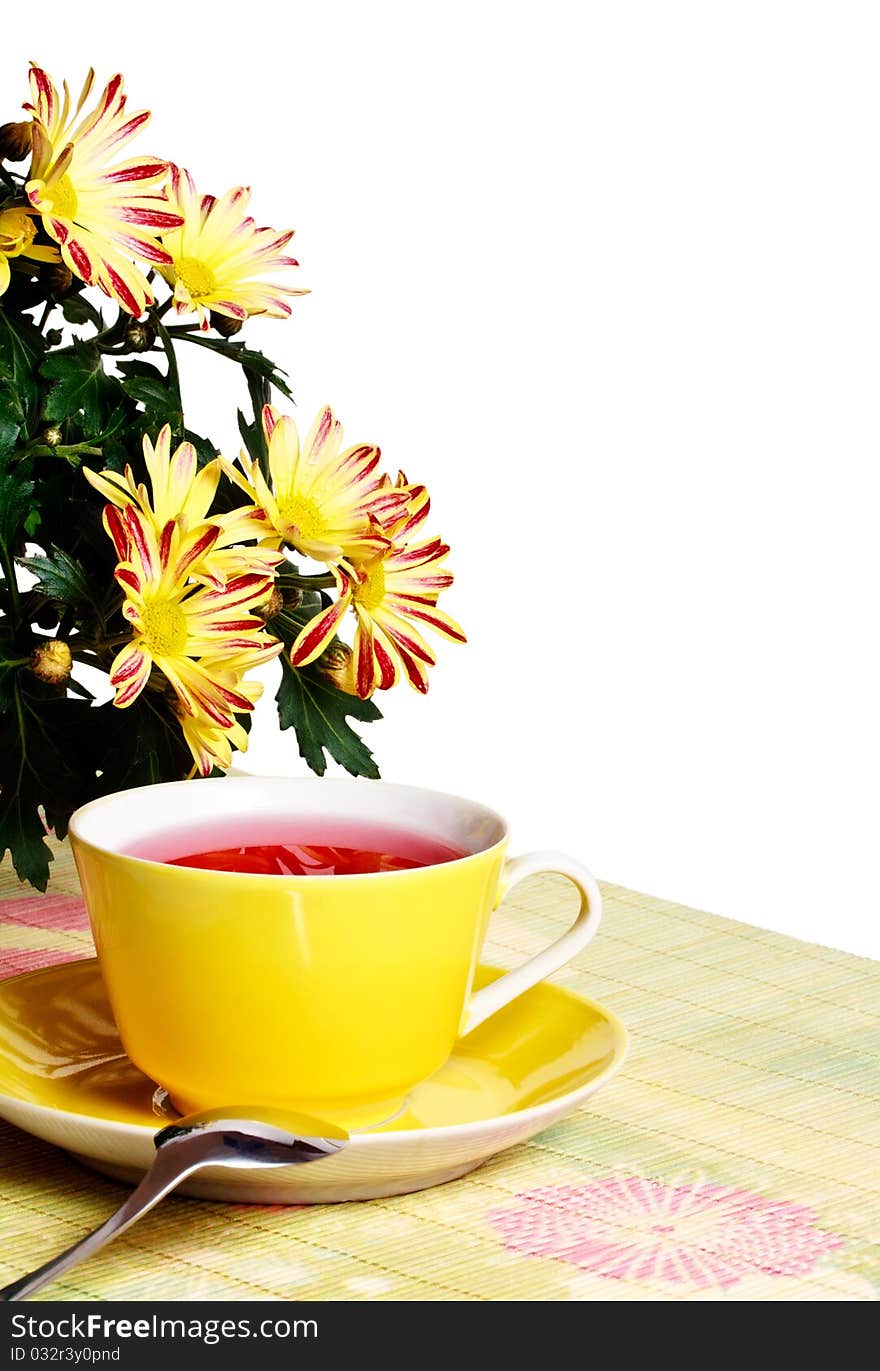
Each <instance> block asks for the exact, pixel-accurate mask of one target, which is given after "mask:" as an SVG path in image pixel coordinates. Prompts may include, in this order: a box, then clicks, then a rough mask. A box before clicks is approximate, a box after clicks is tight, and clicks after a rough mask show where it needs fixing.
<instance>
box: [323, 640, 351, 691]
mask: <svg viewBox="0 0 880 1371" xmlns="http://www.w3.org/2000/svg"><path fill="white" fill-rule="evenodd" d="M318 670H319V671H320V673H321V675H322V676H326V677H327V679H328V681H332V682H333V684H334V685H335V686H336V689H337V690H342V691H344V692H345V694H346V695H357V682H356V680H355V664H354V653H353V652H352V650H351V648H350V647H349V646H348V644H347V643H333V644H332V645H331V646H330V647H328V648H327V651H326V652H325V653H323V655H322V656H321V657H319V658H318Z"/></svg>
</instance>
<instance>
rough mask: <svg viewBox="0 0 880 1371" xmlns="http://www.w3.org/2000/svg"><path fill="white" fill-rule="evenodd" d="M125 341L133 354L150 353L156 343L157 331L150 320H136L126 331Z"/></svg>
mask: <svg viewBox="0 0 880 1371" xmlns="http://www.w3.org/2000/svg"><path fill="white" fill-rule="evenodd" d="M125 341H126V343H127V344H128V346H129V347H130V348H131V350H132V352H149V350H150V348H151V347H152V346H153V344H154V343H155V341H156V330H155V328H154V327H153V325H152V323H150V321H149V320H148V319H146V320H143V321H139V320H137V319H136V320H134V321H133V322H132V323H130V324H129V326H128V328H127V329H126V330H125Z"/></svg>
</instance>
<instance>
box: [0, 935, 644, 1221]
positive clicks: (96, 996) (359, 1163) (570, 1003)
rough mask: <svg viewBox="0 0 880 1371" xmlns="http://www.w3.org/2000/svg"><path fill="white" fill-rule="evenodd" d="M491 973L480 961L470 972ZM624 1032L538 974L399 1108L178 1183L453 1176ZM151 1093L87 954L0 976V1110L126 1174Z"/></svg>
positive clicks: (299, 1195) (578, 1082)
mask: <svg viewBox="0 0 880 1371" xmlns="http://www.w3.org/2000/svg"><path fill="white" fill-rule="evenodd" d="M500 974H501V973H500V972H499V971H496V970H495V969H494V968H490V967H483V968H481V970H480V972H479V974H478V977H477V984H478V985H484V984H486V983H487V982H488V981H491V980H494V979H495V977H496V976H498V975H500ZM157 1013H161V1006H160V1005H159V1004H158V1003H157ZM626 1044H627V1035H626V1030H625V1029H624V1028H623V1026H622V1024H621V1023H620V1022H619V1021H618V1020H617V1019H616V1018H615V1017H614V1015H613V1014H609V1013H608V1011H607V1010H605V1009H602V1008H601V1006H599V1005H597V1004H593V1003H591V1002H590V1001H589V1000H585V999H582V998H581V997H580V996H578V995H574V994H572V993H571V992H570V991H567V990H560V989H559V988H558V987H556V986H553V985H547V984H544V985H538V986H535V987H534V988H533V989H532V990H528V991H527V992H526V993H525V994H524V995H522V996H521V997H520V998H519V999H518V1000H515V1001H514V1002H513V1003H512V1004H509V1005H507V1006H506V1007H505V1008H504V1009H502V1010H500V1011H499V1012H498V1013H497V1014H495V1015H494V1016H493V1017H492V1018H491V1019H489V1020H487V1022H486V1023H485V1024H483V1025H482V1026H481V1027H480V1028H478V1029H476V1030H475V1031H474V1032H473V1033H472V1034H470V1035H469V1036H468V1037H467V1038H466V1039H463V1040H462V1041H461V1042H459V1043H458V1044H457V1045H456V1048H455V1050H454V1052H453V1054H452V1056H451V1057H450V1059H449V1061H448V1062H447V1063H446V1064H445V1066H443V1067H442V1068H441V1069H440V1071H438V1072H437V1073H436V1074H435V1075H434V1076H432V1077H431V1079H430V1080H428V1081H424V1082H423V1083H422V1084H421V1085H420V1086H418V1087H417V1088H416V1089H415V1090H414V1091H413V1092H412V1094H411V1096H410V1098H409V1100H408V1101H407V1106H406V1108H405V1109H404V1111H403V1112H402V1113H400V1114H399V1115H397V1116H396V1117H395V1118H394V1119H392V1120H390V1121H388V1122H387V1123H385V1124H383V1125H381V1126H379V1127H376V1128H373V1129H371V1130H369V1131H364V1132H360V1133H356V1134H354V1135H353V1136H352V1140H351V1142H350V1144H349V1146H348V1147H347V1148H346V1149H345V1150H344V1151H343V1152H341V1153H340V1154H339V1155H337V1156H335V1157H329V1158H327V1159H325V1160H322V1161H319V1162H312V1163H311V1164H310V1165H309V1166H291V1167H283V1168H281V1167H279V1168H278V1169H277V1170H254V1171H248V1170H237V1169H235V1170H231V1169H230V1170H227V1169H220V1168H218V1169H215V1170H213V1171H211V1170H205V1171H202V1172H200V1173H199V1174H198V1176H197V1177H195V1178H194V1179H193V1180H192V1181H189V1182H187V1183H186V1184H185V1185H184V1186H182V1187H181V1190H182V1192H183V1193H185V1194H190V1195H197V1196H202V1197H204V1198H206V1199H219V1200H232V1201H235V1202H238V1203H241V1202H243V1201H244V1202H248V1201H250V1202H253V1203H259V1204H311V1203H328V1202H332V1201H337V1200H353V1199H371V1198H374V1197H377V1196H381V1195H395V1194H404V1193H406V1192H407V1191H411V1190H421V1189H424V1188H425V1187H427V1186H430V1185H438V1184H440V1183H441V1182H443V1181H448V1180H454V1179H455V1178H456V1177H458V1176H463V1175H465V1173H466V1172H468V1171H471V1170H473V1168H474V1167H476V1166H479V1165H480V1163H481V1162H483V1161H486V1160H487V1159H488V1158H489V1157H491V1156H494V1155H495V1154H496V1153H498V1152H501V1151H503V1150H504V1149H505V1148H508V1147H512V1146H514V1145H515V1144H516V1143H520V1142H524V1141H525V1140H526V1139H527V1138H531V1137H533V1136H534V1135H535V1134H536V1133H539V1132H540V1131H541V1130H542V1129H544V1128H547V1127H549V1125H550V1124H552V1123H554V1122H555V1121H556V1120H557V1119H559V1118H561V1117H563V1116H564V1115H566V1114H570V1113H571V1112H572V1110H574V1109H576V1108H577V1106H578V1105H579V1104H581V1103H582V1101H583V1100H585V1099H586V1098H587V1096H589V1095H591V1094H592V1093H593V1092H594V1091H595V1090H597V1089H598V1088H599V1086H600V1085H603V1084H604V1082H605V1081H607V1080H608V1079H609V1078H610V1077H611V1076H612V1075H613V1074H614V1073H615V1071H617V1069H618V1067H619V1066H620V1065H621V1063H622V1061H623V1059H624V1055H625V1053H626ZM161 1097H162V1092H157V1088H156V1086H155V1084H154V1082H152V1081H150V1080H148V1079H147V1077H146V1076H144V1075H143V1074H142V1073H141V1072H140V1071H139V1070H138V1069H137V1067H135V1066H134V1065H133V1064H132V1063H131V1062H130V1061H129V1059H128V1057H126V1056H125V1054H124V1053H123V1051H122V1046H121V1044H120V1041H119V1036H118V1034H117V1031H116V1026H115V1024H114V1022H113V1017H112V1015H111V1013H110V1008H109V1005H108V1003H107V997H106V994H105V991H104V986H103V983H102V981H101V976H100V972H99V970H98V964H97V962H96V961H95V960H93V959H89V960H87V961H78V962H69V963H66V964H62V965H60V966H52V967H48V968H46V969H45V970H42V971H35V972H31V973H30V974H28V975H25V976H17V977H14V978H13V979H11V980H7V981H2V982H0V1118H4V1119H7V1120H9V1122H11V1123H14V1124H17V1125H18V1127H19V1128H23V1129H24V1130H25V1131H26V1132H29V1133H32V1134H34V1135H35V1136H36V1137H38V1138H44V1139H45V1140H46V1141H48V1142H51V1143H54V1144H56V1145H57V1146H59V1147H63V1148H65V1149H66V1150H67V1151H69V1152H72V1153H73V1154H74V1155H75V1156H76V1157H77V1158H78V1159H79V1160H80V1161H82V1162H84V1163H85V1164H86V1165H87V1166H91V1167H93V1168H94V1169H95V1170H97V1171H101V1172H103V1173H105V1174H107V1175H110V1176H115V1177H118V1178H120V1179H125V1180H133V1179H135V1178H137V1177H138V1176H139V1175H140V1174H142V1173H143V1172H144V1171H145V1170H146V1168H147V1167H148V1166H149V1164H150V1162H151V1161H152V1158H153V1154H154V1149H153V1142H152V1139H153V1134H154V1133H155V1132H156V1131H157V1130H158V1129H159V1128H161V1127H162V1125H163V1123H167V1122H168V1115H167V1113H166V1112H165V1110H166V1108H167V1106H165V1105H163V1103H162V1099H161Z"/></svg>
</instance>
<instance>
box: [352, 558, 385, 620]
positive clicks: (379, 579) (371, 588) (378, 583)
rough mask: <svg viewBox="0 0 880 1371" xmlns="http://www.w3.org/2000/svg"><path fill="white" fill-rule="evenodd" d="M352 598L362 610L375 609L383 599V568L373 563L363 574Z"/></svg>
mask: <svg viewBox="0 0 880 1371" xmlns="http://www.w3.org/2000/svg"><path fill="white" fill-rule="evenodd" d="M354 598H355V599H356V600H357V602H358V604H360V605H363V607H364V609H375V608H376V606H377V605H380V604H381V603H382V601H383V600H384V599H385V568H384V567H383V565H382V563H381V562H375V563H374V565H373V566H371V567H370V568H369V569H368V570H367V571H366V572H365V573H364V579H363V580H362V581H361V583H360V585H359V586H358V588H357V590H356V591H355V592H354Z"/></svg>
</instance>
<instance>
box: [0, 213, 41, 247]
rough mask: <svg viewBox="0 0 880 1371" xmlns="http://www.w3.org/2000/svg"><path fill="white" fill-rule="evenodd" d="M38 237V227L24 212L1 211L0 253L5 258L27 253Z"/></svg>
mask: <svg viewBox="0 0 880 1371" xmlns="http://www.w3.org/2000/svg"><path fill="white" fill-rule="evenodd" d="M36 236H37V228H36V225H35V224H34V221H33V219H32V218H31V216H30V215H29V214H25V212H24V210H21V209H4V210H2V211H0V253H2V254H3V256H4V257H19V256H20V255H21V254H22V253H23V252H26V251H27V249H28V248H29V247H30V245H31V243H32V242H33V241H34V239H35V237H36Z"/></svg>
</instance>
